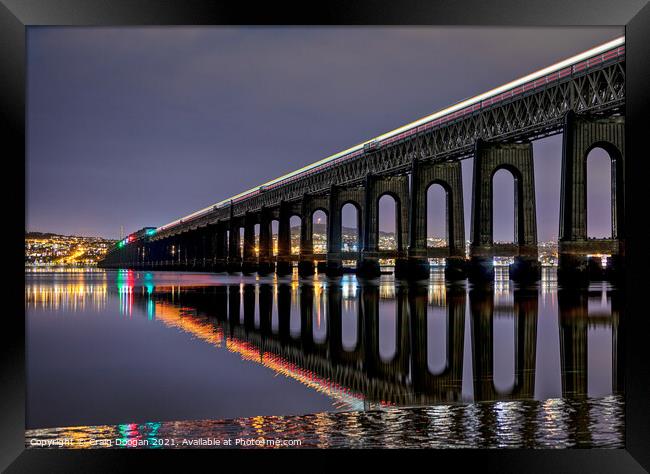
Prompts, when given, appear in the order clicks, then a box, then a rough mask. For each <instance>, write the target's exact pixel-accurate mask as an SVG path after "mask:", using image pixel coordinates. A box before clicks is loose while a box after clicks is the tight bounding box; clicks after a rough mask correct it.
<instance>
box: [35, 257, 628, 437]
mask: <svg viewBox="0 0 650 474" xmlns="http://www.w3.org/2000/svg"><path fill="white" fill-rule="evenodd" d="M503 270H505V269H503ZM506 275H507V271H502V270H501V269H497V271H496V280H495V282H494V283H493V284H491V285H489V286H486V287H472V286H469V285H468V284H466V282H464V281H463V282H456V283H449V282H447V283H445V280H444V278H443V275H442V272H441V271H439V270H436V271H434V272H433V273H432V275H431V278H430V280H429V282H428V284H423V285H406V284H401V283H399V282H395V280H394V279H393V278H392V276H390V275H386V276H382V278H381V279H379V280H374V281H366V282H360V281H358V280H357V279H356V278H355V277H354V276H353V275H347V276H344V277H343V278H339V279H327V278H324V277H323V276H318V275H317V276H316V277H315V278H311V279H298V278H297V276H296V275H295V274H294V276H293V277H286V278H279V279H278V278H275V277H268V278H256V277H239V276H225V275H216V274H206V273H172V272H167V273H156V272H134V271H117V272H113V271H106V272H104V271H97V270H94V271H92V272H56V273H54V272H50V273H48V272H43V271H40V272H28V273H27V274H26V289H25V298H26V300H25V301H26V303H25V304H26V312H27V318H28V319H27V351H28V352H27V353H28V372H27V374H28V379H29V380H28V387H29V392H28V417H27V420H28V428H29V431H28V433H27V436H28V438H29V440H28V444H29V442H31V440H32V439H35V440H41V441H43V440H48V439H54V438H61V437H63V438H68V437H69V438H71V439H80V440H86V441H85V442H80V443H78V445H76V446H73V447H84V445H87V444H88V440H89V439H121V438H124V439H147V438H155V437H156V436H161V437H165V438H172V439H175V440H177V441H179V442H180V440H181V439H182V438H183V437H185V438H187V437H220V438H224V437H255V436H264V437H277V436H281V437H283V438H299V439H301V440H302V446H321V447H323V446H339V447H342V446H354V447H368V446H370V447H378V446H385V447H398V446H413V447H416V446H428V447H450V446H457V447H472V446H485V447H498V446H507V447H523V446H526V447H530V446H536V447H568V446H581V447H591V446H599V447H621V446H622V440H623V402H622V396H621V389H622V378H621V375H622V374H621V369H620V367H619V365H620V360H621V359H620V357H619V353H620V351H621V350H622V349H621V346H622V344H621V342H620V341H619V326H620V323H621V321H622V317H623V315H622V312H621V311H622V307H623V305H622V302H621V301H620V296H619V294H618V291H617V290H616V289H615V288H614V287H612V286H611V285H610V284H608V283H605V282H595V283H592V284H591V286H590V287H589V288H588V289H584V290H577V289H572V290H568V289H561V288H558V286H557V282H556V279H555V273H554V271H553V270H552V269H545V270H544V278H543V279H542V281H540V282H538V283H537V284H536V285H534V286H532V287H530V288H527V287H519V286H518V285H516V284H515V283H513V282H511V281H509V280H507V279H506V278H505V276H506ZM191 420H198V421H191ZM57 427H58V428H57ZM152 433H153V434H152ZM68 435H69V436H68ZM37 442H38V441H37ZM85 447H87V446H85ZM175 447H183V446H182V445H177V446H175Z"/></svg>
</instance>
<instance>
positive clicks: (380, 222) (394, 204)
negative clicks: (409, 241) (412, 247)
mask: <svg viewBox="0 0 650 474" xmlns="http://www.w3.org/2000/svg"><path fill="white" fill-rule="evenodd" d="M382 204H383V206H385V207H386V208H387V209H386V211H384V212H382ZM375 206H376V212H377V226H376V230H375V232H376V234H377V248H378V249H379V250H401V248H402V239H401V235H400V232H399V230H400V228H401V225H400V224H401V219H400V217H401V216H400V214H401V200H400V198H399V196H398V195H397V194H396V193H394V192H392V191H385V192H383V193H381V194H380V195H379V196H377V201H376V203H375ZM390 211H392V214H393V218H392V219H390V218H389V217H388V213H389V212H390ZM382 214H386V215H385V216H384V215H382ZM386 224H387V225H386ZM390 231H392V233H393V235H394V237H393V241H392V242H391V240H390V239H389V238H384V239H382V237H381V233H382V232H390Z"/></svg>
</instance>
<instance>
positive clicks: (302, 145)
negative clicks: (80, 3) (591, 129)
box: [26, 27, 623, 240]
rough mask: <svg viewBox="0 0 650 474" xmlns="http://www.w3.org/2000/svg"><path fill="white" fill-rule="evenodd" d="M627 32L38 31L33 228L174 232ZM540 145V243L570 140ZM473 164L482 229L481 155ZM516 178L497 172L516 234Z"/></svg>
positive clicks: (603, 171)
mask: <svg viewBox="0 0 650 474" xmlns="http://www.w3.org/2000/svg"><path fill="white" fill-rule="evenodd" d="M621 34H623V30H622V28H525V29H520V28H499V29H495V28H393V27H391V28H370V27H366V28H215V27H210V28H196V27H191V28H180V27H164V28H162V27H153V28H149V27H147V28H60V27H55V28H49V27H30V28H28V36H27V39H28V98H27V99H28V100H27V109H28V110H27V122H28V123H27V130H28V136H27V196H26V197H27V205H26V212H27V230H30V231H47V232H57V233H62V234H77V235H97V236H104V237H108V238H118V237H119V235H120V226H124V229H125V232H127V233H128V232H132V231H134V230H137V229H139V228H141V227H144V226H160V225H163V224H165V223H167V222H169V221H172V220H174V219H177V218H179V217H182V216H184V215H186V214H189V213H191V212H193V211H195V210H198V209H201V208H203V207H206V206H208V205H211V204H213V203H215V202H217V201H219V200H222V199H224V198H227V197H229V196H231V195H233V194H236V193H238V192H241V191H243V190H245V189H248V188H250V187H253V186H256V185H259V184H261V183H263V182H265V181H268V180H269V179H271V178H275V177H277V176H280V175H282V174H284V173H286V172H289V171H293V170H294V169H297V168H299V167H302V166H304V165H306V164H308V163H311V162H314V161H316V160H318V159H321V158H323V157H325V156H327V155H329V154H332V153H335V152H338V151H340V150H342V149H345V148H347V147H349V146H351V145H354V144H357V143H359V142H361V141H364V140H366V139H368V138H371V137H373V136H376V135H379V134H381V133H383V132H386V131H388V130H391V129H393V128H396V127H398V126H400V125H403V124H405V123H407V122H410V121H413V120H415V119H418V118H420V117H422V116H424V115H428V114H430V113H432V112H434V111H436V110H438V109H440V108H443V107H445V106H448V105H451V104H452V103H454V102H457V101H459V100H462V99H465V98H467V97H470V96H473V95H476V94H478V93H481V92H485V91H486V90H489V89H491V88H493V87H496V86H499V85H501V84H503V83H506V82H509V81H511V80H513V79H515V78H517V77H520V76H523V75H526V74H528V73H530V72H533V71H535V70H537V69H540V68H542V67H545V66H548V65H550V64H552V63H555V62H557V61H559V60H562V59H564V58H566V57H568V56H571V55H574V54H577V53H579V52H582V51H583V50H585V49H589V48H591V47H593V46H596V45H598V44H601V43H604V42H606V41H609V40H611V39H613V38H615V37H617V36H620V35H621ZM534 152H535V157H536V162H535V173H536V192H537V211H538V214H537V217H538V232H539V239H540V240H549V239H554V238H556V237H557V229H558V215H559V189H560V188H559V186H560V183H559V177H560V158H561V137H560V136H556V137H552V138H549V139H545V140H543V141H539V142H536V143H535V148H534ZM594 153H598V152H594ZM601 155H602V154H601ZM589 163H590V168H589V169H590V173H591V174H590V178H589V182H588V188H589V195H588V199H589V200H590V203H591V204H593V206H592V205H591V204H590V208H589V213H588V220H589V223H588V225H589V233H590V235H593V236H598V235H608V234H609V228H608V226H609V225H610V220H609V208H607V205H608V201H609V188H608V186H609V177H608V170H609V164H608V161H607V160H606V159H605V156H600V157H598V159H596V158H594V159H593V160H592V159H590V160H589ZM592 170H593V173H592ZM463 172H464V185H465V189H464V193H465V209H466V213H465V221H466V227H467V229H468V232H469V221H470V198H471V188H470V186H471V160H466V161H465V162H464V163H463ZM505 178H507V179H504V177H502V176H500V175H499V176H497V177H496V178H495V180H496V181H495V190H496V196H495V200H496V205H497V207H498V209H499V210H498V211H497V212H496V222H495V228H498V229H499V230H498V231H497V232H496V233H495V238H497V239H503V240H505V239H507V237H508V236H511V235H512V229H511V228H510V226H511V225H512V224H511V223H512V192H513V190H512V184H511V181H512V178H509V177H508V176H507V175H506V176H505ZM508 180H509V181H508ZM384 214H385V213H384ZM382 219H383V218H382ZM467 236H469V233H468V234H467Z"/></svg>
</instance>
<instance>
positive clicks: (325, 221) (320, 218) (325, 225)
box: [310, 207, 329, 254]
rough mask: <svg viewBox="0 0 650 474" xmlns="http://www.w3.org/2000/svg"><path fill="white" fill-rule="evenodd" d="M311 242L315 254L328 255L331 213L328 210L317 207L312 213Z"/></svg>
mask: <svg viewBox="0 0 650 474" xmlns="http://www.w3.org/2000/svg"><path fill="white" fill-rule="evenodd" d="M310 220H311V227H312V228H311V241H312V251H313V252H314V253H315V254H324V253H327V241H328V238H329V236H328V232H329V213H328V212H327V210H326V209H323V208H321V207H317V208H316V209H314V211H313V212H312V213H311V219H310Z"/></svg>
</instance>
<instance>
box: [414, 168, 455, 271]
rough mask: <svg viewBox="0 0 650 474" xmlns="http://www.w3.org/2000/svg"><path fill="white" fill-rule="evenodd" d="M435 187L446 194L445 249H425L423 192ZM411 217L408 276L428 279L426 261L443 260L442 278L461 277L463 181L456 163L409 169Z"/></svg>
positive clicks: (425, 227)
mask: <svg viewBox="0 0 650 474" xmlns="http://www.w3.org/2000/svg"><path fill="white" fill-rule="evenodd" d="M434 184H439V185H440V186H442V188H443V189H444V191H445V194H446V203H445V205H446V228H447V232H446V240H447V246H446V247H438V248H429V247H428V245H427V192H428V190H429V188H430V187H431V186H432V185H434ZM410 212H411V216H410V222H409V224H410V229H409V231H410V232H409V234H410V235H409V248H408V272H407V274H408V276H409V277H410V278H412V279H426V278H429V258H430V257H431V258H435V257H438V258H445V259H446V266H445V274H446V275H447V276H448V277H450V278H463V277H464V276H465V270H466V262H465V219H464V216H463V214H464V210H463V180H462V173H461V164H460V162H459V161H456V162H448V163H437V164H420V163H419V162H418V161H417V160H413V163H412V165H411V210H410Z"/></svg>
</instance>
